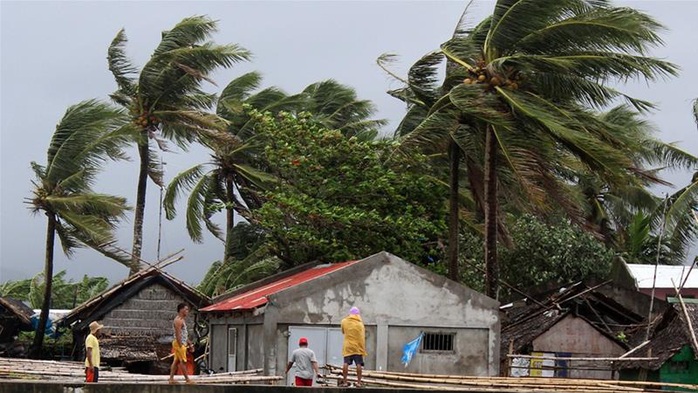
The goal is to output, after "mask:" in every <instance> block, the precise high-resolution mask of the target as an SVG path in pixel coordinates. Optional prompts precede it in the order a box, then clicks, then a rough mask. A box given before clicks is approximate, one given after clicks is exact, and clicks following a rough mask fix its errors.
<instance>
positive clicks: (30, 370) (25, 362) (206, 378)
mask: <svg viewBox="0 0 698 393" xmlns="http://www.w3.org/2000/svg"><path fill="white" fill-rule="evenodd" d="M168 378H169V376H168V375H146V374H131V373H129V372H127V371H126V370H123V369H120V368H114V369H112V370H111V371H107V370H100V371H99V382H104V383H109V382H114V383H117V382H118V383H129V382H133V383H153V384H166V383H167V382H168ZM183 378H184V377H182V376H176V377H175V379H176V380H177V381H178V382H182V381H183ZM190 378H191V379H192V381H194V383H196V384H273V383H275V382H276V381H279V380H281V379H282V378H281V377H275V376H272V377H268V376H263V375H262V370H261V369H256V370H247V371H237V372H231V373H220V374H211V375H193V376H190ZM0 380H45V381H61V382H68V383H79V382H84V380H85V366H84V363H82V362H57V361H49V360H29V359H11V358H2V357H0Z"/></svg>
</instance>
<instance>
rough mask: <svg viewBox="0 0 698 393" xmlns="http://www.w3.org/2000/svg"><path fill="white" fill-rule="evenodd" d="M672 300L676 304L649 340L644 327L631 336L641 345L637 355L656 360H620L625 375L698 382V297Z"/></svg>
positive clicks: (654, 327) (661, 318) (623, 376)
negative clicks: (682, 301)
mask: <svg viewBox="0 0 698 393" xmlns="http://www.w3.org/2000/svg"><path fill="white" fill-rule="evenodd" d="M669 302H670V303H672V304H671V306H672V307H670V308H669V309H667V310H666V312H665V313H664V314H663V315H662V316H661V317H660V318H658V319H657V321H655V322H654V323H653V327H652V329H651V332H650V339H649V340H648V341H646V340H645V338H646V332H645V331H644V330H643V331H639V332H638V333H637V334H636V335H634V336H633V337H631V340H630V343H631V344H633V345H635V347H636V348H637V349H636V350H635V351H634V352H633V356H646V357H650V358H652V360H650V361H637V362H624V363H622V364H620V365H619V367H620V369H621V370H620V378H621V379H625V380H647V381H655V382H666V383H668V382H671V383H687V384H698V357H697V356H698V341H697V340H696V336H698V301H696V299H684V304H681V303H680V302H677V300H676V299H672V298H670V299H669Z"/></svg>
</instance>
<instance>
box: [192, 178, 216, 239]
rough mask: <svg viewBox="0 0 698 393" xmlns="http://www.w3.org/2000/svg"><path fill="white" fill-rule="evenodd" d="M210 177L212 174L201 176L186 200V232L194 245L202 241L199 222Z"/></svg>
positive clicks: (202, 213)
mask: <svg viewBox="0 0 698 393" xmlns="http://www.w3.org/2000/svg"><path fill="white" fill-rule="evenodd" d="M212 176H213V174H212V173H210V172H209V173H207V174H205V175H203V177H201V179H200V180H199V181H198V182H196V183H195V184H194V187H192V188H191V193H190V194H189V198H188V199H187V211H186V217H187V220H186V221H187V232H188V233H189V237H190V238H191V239H192V240H193V241H194V242H196V243H201V242H203V240H204V239H203V234H202V231H201V229H202V228H201V221H202V218H203V215H204V209H205V208H206V206H205V205H204V202H205V201H206V197H207V194H208V191H209V185H210V178H211V177H212Z"/></svg>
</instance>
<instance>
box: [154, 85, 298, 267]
mask: <svg viewBox="0 0 698 393" xmlns="http://www.w3.org/2000/svg"><path fill="white" fill-rule="evenodd" d="M261 79H262V77H261V75H260V74H259V73H256V72H250V73H247V74H245V75H242V76H240V77H238V78H236V79H235V80H233V81H231V82H230V83H229V84H228V86H226V88H225V89H224V90H223V93H222V94H221V97H220V99H219V100H218V105H217V113H218V115H219V116H221V117H222V118H224V119H225V120H226V121H227V122H228V127H227V130H226V132H219V133H215V134H210V135H207V136H206V137H203V138H201V143H202V144H203V145H204V146H206V147H207V148H208V149H209V150H210V151H211V157H212V161H211V162H209V163H204V164H199V165H195V166H193V167H191V168H189V169H187V170H185V171H184V172H182V173H180V174H178V175H177V176H175V178H174V179H173V180H172V182H170V184H169V185H168V187H167V192H166V193H165V198H164V202H163V204H164V207H165V212H166V215H167V218H168V219H173V218H174V217H175V215H176V210H175V204H176V201H177V198H178V196H179V194H180V193H182V192H183V191H184V190H188V191H190V194H189V197H188V203H187V212H186V215H187V217H186V219H187V220H186V222H187V224H186V225H187V231H188V232H189V236H190V237H191V239H192V240H194V241H196V242H201V241H203V237H202V224H204V225H205V226H206V228H207V229H208V230H209V231H210V232H211V233H212V234H213V235H214V236H216V237H218V238H219V239H221V240H223V241H224V243H225V246H224V249H225V251H224V257H223V261H224V263H225V262H226V261H228V260H229V259H230V256H231V255H232V253H233V252H234V250H233V249H232V244H233V240H232V234H233V227H234V226H235V220H234V216H235V212H236V211H237V212H238V213H242V214H243V215H244V216H246V217H248V218H249V215H248V214H246V213H245V212H246V207H248V206H249V205H250V204H253V203H254V201H253V200H252V198H253V195H251V194H249V193H246V190H248V189H250V188H251V187H256V188H257V189H260V188H263V184H264V183H265V182H269V181H271V180H272V178H271V176H270V175H267V174H266V173H264V172H263V171H260V170H258V169H256V168H255V166H254V161H255V155H256V154H257V151H258V148H259V147H260V146H258V145H259V144H258V143H257V142H256V141H255V137H254V131H253V127H252V126H253V122H252V119H251V117H250V116H249V115H248V114H247V109H246V108H245V106H248V107H250V108H253V109H257V110H260V111H274V112H276V111H279V110H284V109H288V108H290V107H291V106H292V105H295V104H296V103H297V102H298V101H297V100H296V99H295V98H293V97H288V96H287V95H286V94H285V93H283V92H282V91H280V90H278V89H276V88H274V87H271V88H267V89H264V90H261V91H259V92H256V93H253V91H254V90H255V89H257V88H258V87H259V85H260V83H261ZM243 188H244V189H243ZM238 195H247V196H248V198H247V201H246V202H243V201H241V200H240V198H239V197H238ZM220 210H225V211H226V224H225V233H222V231H221V230H220V228H219V227H218V225H216V224H215V223H214V222H213V221H211V217H212V216H213V214H214V213H216V212H217V211H220Z"/></svg>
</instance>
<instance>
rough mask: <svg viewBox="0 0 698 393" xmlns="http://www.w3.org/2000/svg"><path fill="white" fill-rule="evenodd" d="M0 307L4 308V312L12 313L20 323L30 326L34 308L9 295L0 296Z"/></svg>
mask: <svg viewBox="0 0 698 393" xmlns="http://www.w3.org/2000/svg"><path fill="white" fill-rule="evenodd" d="M0 307H1V308H2V309H4V310H5V312H7V313H9V314H12V315H14V316H15V317H16V318H17V319H18V320H19V321H20V323H21V324H22V325H24V326H27V327H29V328H31V324H32V323H31V317H32V315H34V310H32V309H31V308H30V307H29V306H27V305H26V304H24V303H23V302H22V301H21V300H17V299H13V298H10V297H0Z"/></svg>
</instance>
